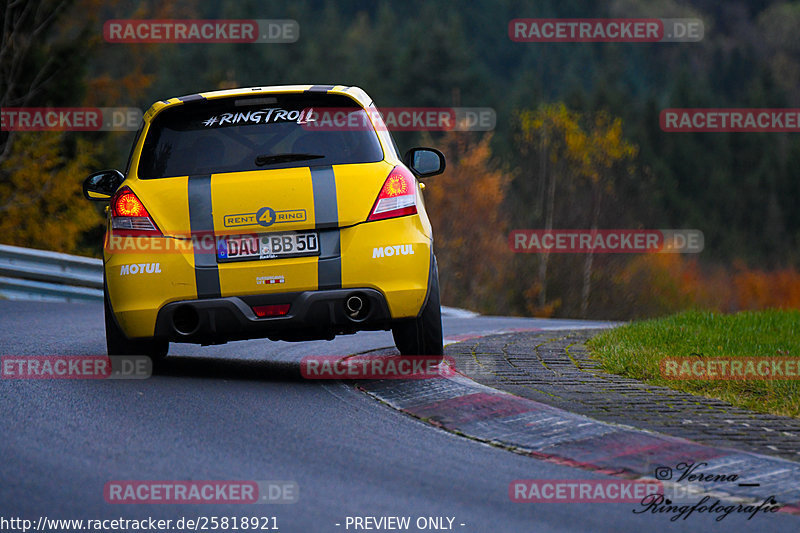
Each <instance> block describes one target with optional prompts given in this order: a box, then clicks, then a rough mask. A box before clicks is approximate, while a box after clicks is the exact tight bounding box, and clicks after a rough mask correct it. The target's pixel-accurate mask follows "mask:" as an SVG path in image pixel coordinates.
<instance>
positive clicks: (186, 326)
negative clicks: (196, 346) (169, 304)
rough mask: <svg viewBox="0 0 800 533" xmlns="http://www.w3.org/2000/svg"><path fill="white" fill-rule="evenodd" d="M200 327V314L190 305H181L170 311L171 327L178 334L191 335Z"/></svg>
mask: <svg viewBox="0 0 800 533" xmlns="http://www.w3.org/2000/svg"><path fill="white" fill-rule="evenodd" d="M199 328H200V315H199V314H198V313H197V310H196V309H195V308H194V307H192V306H191V305H182V306H180V307H178V308H177V309H176V310H175V312H174V313H172V329H174V330H175V331H176V332H177V333H178V334H180V335H184V336H189V335H193V334H194V333H196V332H197V330H198V329H199Z"/></svg>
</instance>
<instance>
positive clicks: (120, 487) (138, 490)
mask: <svg viewBox="0 0 800 533" xmlns="http://www.w3.org/2000/svg"><path fill="white" fill-rule="evenodd" d="M103 498H104V499H105V501H106V503H112V504H116V503H127V504H130V503H146V504H153V503H164V504H176V503H223V504H251V503H264V504H268V503H297V501H298V500H299V499H300V487H299V485H298V484H297V482H295V481H219V480H214V481H183V480H166V481H142V480H140V481H135V480H133V481H132V480H126V481H109V482H108V483H106V484H105V486H104V487H103Z"/></svg>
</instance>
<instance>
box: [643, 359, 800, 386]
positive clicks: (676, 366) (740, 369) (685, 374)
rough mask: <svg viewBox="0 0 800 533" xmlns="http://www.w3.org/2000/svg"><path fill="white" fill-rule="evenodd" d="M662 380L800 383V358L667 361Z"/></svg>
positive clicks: (662, 372) (664, 361) (662, 371)
mask: <svg viewBox="0 0 800 533" xmlns="http://www.w3.org/2000/svg"><path fill="white" fill-rule="evenodd" d="M659 366H660V368H661V377H663V378H666V379H674V380H679V379H698V380H787V379H800V358H798V357H701V356H697V357H666V358H664V359H662V360H661V363H660V365H659Z"/></svg>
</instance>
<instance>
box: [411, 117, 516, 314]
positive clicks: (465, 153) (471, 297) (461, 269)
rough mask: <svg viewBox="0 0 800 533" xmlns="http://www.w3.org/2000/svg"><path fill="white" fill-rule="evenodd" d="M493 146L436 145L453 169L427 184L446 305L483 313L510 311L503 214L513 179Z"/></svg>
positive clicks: (456, 136) (461, 138)
mask: <svg viewBox="0 0 800 533" xmlns="http://www.w3.org/2000/svg"><path fill="white" fill-rule="evenodd" d="M490 141H491V136H490V135H486V136H484V137H483V138H482V139H480V140H472V139H471V138H470V137H468V136H467V135H466V134H465V133H459V132H449V133H447V134H446V135H445V137H444V139H442V141H441V142H439V143H436V146H438V147H439V148H440V149H441V150H442V151H443V152H444V154H445V156H446V157H447V169H446V170H445V172H444V174H442V175H439V176H436V177H434V178H431V179H430V180H426V182H425V183H426V188H425V200H426V203H427V212H428V215H429V216H430V218H431V224H432V225H433V231H434V236H435V240H434V249H435V251H436V256H437V259H438V261H439V267H440V268H439V274H440V283H441V290H442V298H443V301H444V302H445V303H448V304H450V305H458V306H463V307H467V308H469V309H474V310H480V311H495V310H496V309H500V308H504V307H506V306H507V301H506V293H507V292H508V290H509V288H508V285H507V284H506V281H507V273H508V265H509V259H510V258H511V255H512V252H511V251H510V250H509V248H508V246H507V244H506V238H505V233H506V231H507V229H508V222H507V217H506V215H505V211H504V208H503V201H504V199H505V192H506V187H507V184H508V182H509V177H508V174H507V173H506V172H504V171H503V170H501V169H498V168H496V167H495V166H494V165H493V164H492V162H491V150H490V148H489V143H490Z"/></svg>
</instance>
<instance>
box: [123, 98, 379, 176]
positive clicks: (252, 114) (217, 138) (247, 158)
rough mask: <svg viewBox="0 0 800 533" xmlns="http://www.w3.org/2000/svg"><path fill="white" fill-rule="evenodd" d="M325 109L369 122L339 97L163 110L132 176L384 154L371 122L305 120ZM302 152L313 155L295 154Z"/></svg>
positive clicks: (364, 159) (367, 159) (335, 161)
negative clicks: (321, 124)
mask: <svg viewBox="0 0 800 533" xmlns="http://www.w3.org/2000/svg"><path fill="white" fill-rule="evenodd" d="M326 109H327V110H328V111H330V112H334V111H335V112H337V113H342V112H344V113H346V114H348V115H349V116H350V118H351V119H353V118H357V119H358V120H357V121H355V122H358V123H360V124H369V120H368V118H367V114H366V111H364V109H363V108H361V107H360V106H359V105H358V104H357V103H356V102H355V101H353V100H352V99H350V98H348V97H346V96H343V95H327V94H320V95H309V94H308V93H300V94H286V95H267V96H265V95H259V96H253V97H237V98H226V99H224V100H208V101H200V102H192V103H189V104H184V105H181V106H177V107H174V108H171V109H167V110H165V111H163V112H161V113H160V114H159V115H158V116H156V118H155V119H154V120H153V123H152V124H151V125H150V129H149V130H148V133H147V138H146V139H145V142H144V147H143V149H142V155H141V157H140V160H139V166H138V171H137V174H138V176H139V178H142V179H152V178H164V177H172V176H187V175H196V174H218V173H225V172H240V171H248V170H262V169H275V168H290V167H307V166H317V165H342V164H349V163H373V162H376V161H381V160H382V159H383V150H382V148H381V145H380V142H379V141H378V136H377V134H376V133H375V130H374V129H373V128H371V127H357V128H315V127H314V126H315V124H313V121H312V122H311V123H309V122H305V120H306V119H307V118H309V117H311V118H314V117H315V116H320V115H321V114H322V115H324V114H325V111H326ZM312 110H313V111H312ZM348 123H353V121H350V122H348ZM298 154H300V155H298ZM305 155H307V156H313V157H309V158H308V159H299V158H302V157H304V156H305Z"/></svg>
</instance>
